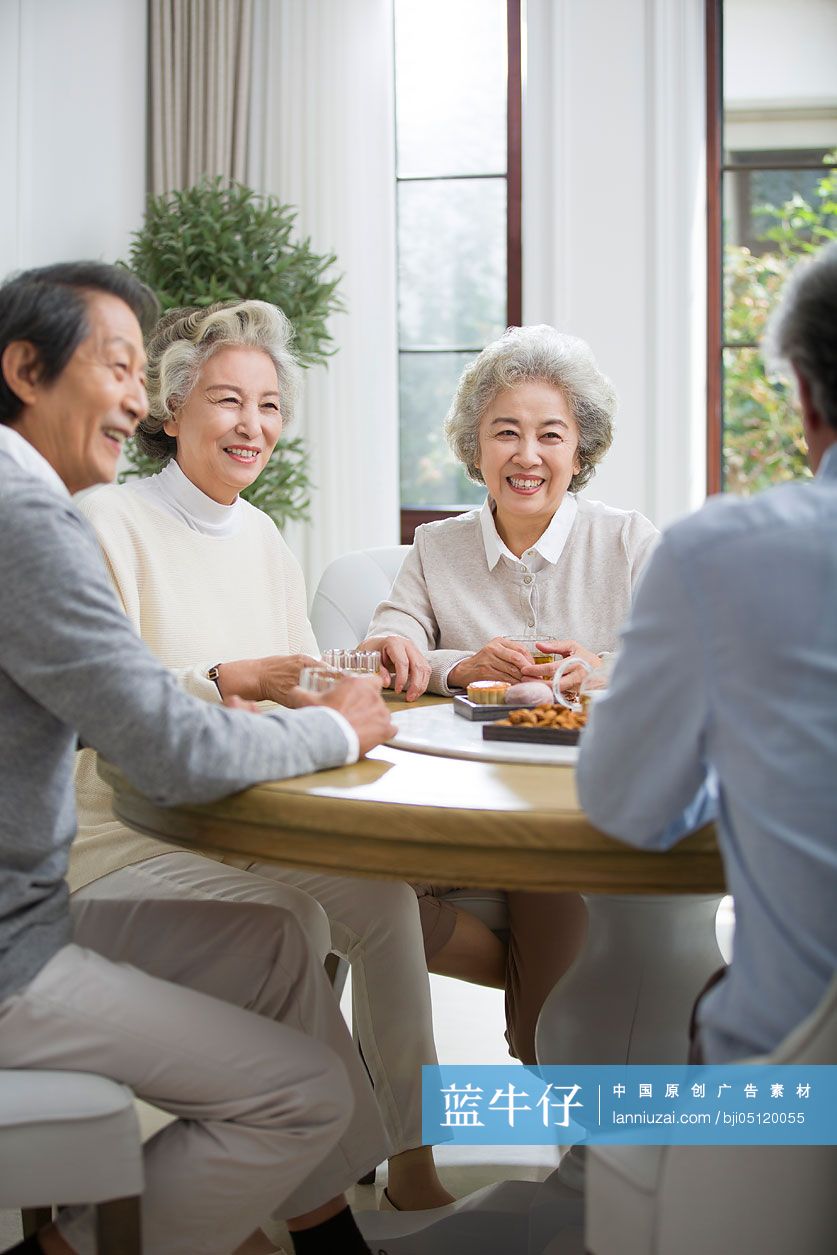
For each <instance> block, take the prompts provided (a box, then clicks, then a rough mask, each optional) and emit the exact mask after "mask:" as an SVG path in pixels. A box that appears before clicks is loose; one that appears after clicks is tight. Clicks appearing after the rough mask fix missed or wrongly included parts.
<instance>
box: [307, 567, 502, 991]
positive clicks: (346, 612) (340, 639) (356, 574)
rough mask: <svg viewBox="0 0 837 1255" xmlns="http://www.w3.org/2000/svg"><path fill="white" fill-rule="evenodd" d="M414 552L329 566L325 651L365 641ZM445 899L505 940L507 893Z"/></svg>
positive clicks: (324, 587) (477, 892)
mask: <svg viewBox="0 0 837 1255" xmlns="http://www.w3.org/2000/svg"><path fill="white" fill-rule="evenodd" d="M409 549H410V546H409V545H384V546H382V547H381V548H376V549H357V550H354V551H352V552H350V553H344V554H343V555H342V556H341V557H339V558H335V560H334V561H333V562H332V563H330V564H329V566H327V567H326V569H325V571H324V572H323V576H322V579H321V580H320V583H319V586H318V588H317V591H316V593H315V594H314V600H313V602H312V604H311V626H312V627H313V629H314V635H315V636H316V638H317V642H318V644H319V646H320V649H351V648H353V647H354V646H355V645H357V643H358V642H359V641H362V640H363V638H364V636H365V635H366V630H367V628H368V627H369V623H370V621H371V619H372V615H373V613H374V611H375V608H376V606H377V605H378V604H379V602H382V601H383V600H384V598H385V597H386V596H387V594H388V593H389V590H390V588H391V587H392V584H393V581H394V579H395V577H396V575H397V574H398V571H399V568H400V566H401V563H402V562H403V561H404V558H405V557H406V555H407V553H408V552H409ZM446 896H447V897H448V899H449V900H450V901H452V902H454V903H455V904H456V906H458V907H461V908H462V909H463V910H465V911H469V912H470V914H471V915H476V916H477V918H478V919H481V920H482V922H483V923H484V924H486V925H487V926H488V927H489V928H490V929H491V931H492V932H495V933H497V934H498V935H499V936H501V937H503V938H504V939H505V936H506V935H507V933H508V911H507V909H506V902H505V896H504V895H503V894H502V893H499V892H495V891H494V890H491V889H455V890H453V891H452V892H451V893H449V894H448V895H446ZM329 967H330V969H331V972H330V974H331V975H332V977H333V979H334V980H335V981H336V986H335V987H337V985H339V986H340V987H341V988H342V983H343V981H345V968H344V967H342V966H341V965H339V964H335V963H334V962H333V961H332V962H331V963H330V964H329ZM338 992H339V990H338Z"/></svg>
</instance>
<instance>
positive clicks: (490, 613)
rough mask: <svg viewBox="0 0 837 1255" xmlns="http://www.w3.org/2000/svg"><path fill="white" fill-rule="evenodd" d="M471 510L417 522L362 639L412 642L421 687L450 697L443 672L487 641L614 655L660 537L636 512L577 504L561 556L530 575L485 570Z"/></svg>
mask: <svg viewBox="0 0 837 1255" xmlns="http://www.w3.org/2000/svg"><path fill="white" fill-rule="evenodd" d="M479 513H480V512H479V510H470V511H469V512H468V513H467V514H460V515H457V517H456V518H452V519H442V520H441V521H439V522H438V523H425V524H424V525H423V526H421V527H418V528H417V529H416V536H415V542H414V544H413V547H412V549H411V550H410V552H409V553H408V554H407V557H406V558H405V559H404V563H403V566H402V567H401V570H400V571H399V573H398V575H397V576H396V579H395V583H394V584H393V586H392V589H391V591H390V594H389V597H388V598H387V599H386V601H382V602H381V604H380V605H379V606H378V608H377V610H376V611H375V614H374V616H373V619H372V623H371V625H370V627H369V632H368V635H369V636H385V635H389V634H393V633H396V634H398V635H400V636H406V637H408V638H409V639H410V640H411V641H414V642H415V643H416V644H417V645H418V646H419V648H420V649H421V650H422V651H423V652H424V653H425V654H426V655H427V657H428V658H429V660H430V663H431V667H432V674H431V678H430V684H429V688H430V690H431V692H435V693H450V691H451V690H450V689H449V688H448V686H447V683H446V678H447V674H448V672H449V671H450V670H451V669H452V668H453V667H454V666H455V665H456V664H457V663H458V662H460V661H461V660H462V659H463V658H466V657H468V655H469V654H472V653H474V652H475V651H476V650H477V649H480V648H481V647H482V646H483V645H484V644H485V643H486V642H487V641H489V640H491V638H492V637H494V636H527V635H530V634H531V633H532V632H533V631H535V632H537V631H538V630H540V629H546V630H547V631H548V632H549V633H550V634H553V633H554V635H555V636H558V637H561V638H563V639H570V640H577V641H578V643H579V644H580V645H583V646H585V647H586V648H587V649H591V650H593V651H594V652H595V653H601V652H604V651H606V650H608V651H609V650H614V649H615V648H616V646H617V643H618V634H619V629H620V627H621V625H622V621H623V620H624V618H625V616H626V614H627V612H628V608H629V606H630V603H631V595H632V593H633V589H634V586H635V584H636V580H637V577H638V575H639V573H640V571H641V570H642V567H643V566H644V564H645V562H646V560H647V558H648V555H649V554H650V552H651V549H652V548H653V546H654V544H655V542H656V540H657V537H658V535H659V533H658V532H657V529H656V528H655V527H654V525H653V523H650V522H649V520H648V519H647V518H645V517H644V516H643V515H642V514H639V513H638V512H637V511H636V510H615V509H613V508H611V507H610V506H606V505H604V504H603V503H602V502H600V501H587V500H585V499H583V498H578V512H577V514H576V517H575V521H574V522H573V525H572V529H571V531H570V534H569V536H568V538H567V541H566V544H565V545H564V549H563V551H562V553H561V556H560V558H559V559H558V561H557V562H556V563H555V564H548V565H547V566H546V567H545V569H543V570H541V571H539V572H537V573H536V574H534V575H529V574H528V572H527V569H526V567H525V565H524V563H523V562H521V563H519V564H518V565H516V566H512V564H511V563H510V562H508V561H507V560H505V559H501V560H500V561H499V562H498V563H497V565H496V566H495V567H494V569H493V570H490V569H489V566H488V562H487V560H486V556H485V546H484V543H483V538H482V530H481V527H480V519H479Z"/></svg>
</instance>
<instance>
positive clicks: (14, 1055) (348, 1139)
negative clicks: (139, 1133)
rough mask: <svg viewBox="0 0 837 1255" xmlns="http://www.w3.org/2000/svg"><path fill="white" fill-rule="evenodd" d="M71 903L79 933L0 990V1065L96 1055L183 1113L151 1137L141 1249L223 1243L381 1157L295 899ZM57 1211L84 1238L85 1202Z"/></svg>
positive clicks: (309, 1203) (76, 1066)
mask: <svg viewBox="0 0 837 1255" xmlns="http://www.w3.org/2000/svg"><path fill="white" fill-rule="evenodd" d="M75 913H76V915H77V919H78V925H77V934H76V939H77V944H74V945H70V946H66V947H65V948H64V949H63V950H61V951H59V953H58V954H57V955H55V956H54V957H53V958H52V959H51V960H50V961H49V962H48V963H47V964H46V965H45V967H44V968H43V969H42V970H41V971H40V972H39V973H38V975H37V976H36V977H35V979H34V980H32V981H31V982H30V983H29V984H28V985H27V986H26V987H25V988H24V989H23V990H21V991H20V992H19V993H17V994H14V995H13V996H12V997H10V998H7V999H6V1000H5V1001H4V1002H2V1003H0V1067H10V1068H12V1067H25V1068H58V1069H67V1070H70V1071H72V1070H79V1071H90V1072H98V1073H101V1074H102V1075H105V1076H109V1077H112V1078H113V1079H115V1080H118V1081H122V1082H124V1083H125V1084H127V1085H129V1086H130V1087H131V1088H132V1089H133V1090H134V1092H135V1093H136V1094H138V1095H139V1096H140V1097H142V1098H144V1099H147V1100H148V1101H149V1102H151V1103H153V1104H154V1105H155V1106H157V1107H160V1108H162V1109H164V1110H166V1111H170V1112H172V1113H173V1114H174V1115H176V1116H178V1117H180V1119H178V1120H177V1121H176V1122H175V1123H174V1124H171V1125H169V1126H168V1127H167V1128H165V1129H163V1130H162V1131H161V1132H159V1133H157V1134H156V1135H155V1136H154V1137H153V1138H152V1139H151V1141H150V1142H149V1143H148V1145H147V1146H146V1149H145V1178H146V1188H145V1192H144V1195H143V1201H142V1223H143V1249H144V1251H145V1252H147V1253H148V1255H198V1252H200V1255H229V1252H230V1251H232V1250H234V1249H235V1247H236V1246H237V1245H238V1244H240V1242H241V1241H243V1239H244V1238H245V1237H246V1236H247V1235H248V1234H249V1233H250V1232H252V1230H253V1229H255V1228H256V1227H257V1226H258V1225H259V1224H260V1223H261V1222H262V1221H263V1220H264V1219H265V1218H266V1216H267V1215H268V1214H269V1213H271V1212H274V1213H275V1214H277V1215H282V1216H286V1217H287V1216H295V1215H299V1214H302V1213H304V1212H306V1211H309V1210H311V1209H312V1208H314V1207H316V1206H318V1205H319V1204H321V1203H323V1202H325V1201H326V1200H327V1199H329V1198H332V1197H334V1196H335V1195H336V1194H339V1193H341V1192H342V1191H343V1190H345V1189H346V1188H348V1186H349V1185H350V1184H351V1183H352V1182H353V1181H356V1180H357V1178H358V1176H359V1175H362V1174H363V1173H364V1172H366V1171H367V1170H368V1169H369V1168H370V1167H372V1165H374V1164H376V1163H378V1162H379V1161H380V1159H381V1158H382V1157H383V1155H384V1154H385V1153H386V1144H385V1139H384V1136H383V1130H382V1129H381V1127H380V1122H379V1119H378V1115H377V1111H376V1108H375V1104H374V1101H373V1098H372V1094H371V1090H370V1088H369V1085H368V1083H367V1081H366V1078H365V1075H364V1074H363V1071H362V1068H361V1067H360V1065H359V1062H358V1060H357V1055H356V1051H355V1050H354V1049H353V1047H352V1043H351V1040H350V1038H349V1036H348V1034H347V1032H346V1029H345V1025H344V1024H343V1022H342V1019H341V1017H340V1015H339V1011H338V1008H337V1007H336V1005H335V1003H334V999H333V997H332V994H331V989H330V987H329V985H328V982H327V980H326V978H325V975H324V973H323V971H322V969H321V968H320V967H319V964H318V963H317V962H316V961H314V960H313V959H312V956H311V953H310V949H309V947H308V944H307V941H306V939H305V937H304V934H303V933H302V931H301V929H300V927H299V926H298V925H297V923H296V921H295V920H294V919H293V917H292V916H290V915H288V913H287V912H284V911H281V910H279V909H278V908H274V907H266V906H258V905H251V904H247V905H238V904H236V903H233V902H194V903H183V902H181V901H160V900H157V901H144V902H135V903H131V904H130V906H127V907H126V903H125V902H124V901H110V900H107V899H102V900H93V901H89V902H85V903H77V904H76V912H75ZM91 943H92V944H95V947H96V950H98V951H100V952H101V953H96V952H94V950H93V949H92V948H84V947H85V946H86V945H90V944H91ZM140 943H141V944H140ZM140 949H142V950H143V953H142V955H141V956H140V955H139V953H138V951H139V950H140ZM129 956H130V957H132V958H134V959H138V960H139V961H141V962H142V965H143V967H144V968H145V969H146V970H145V971H139V970H137V969H136V968H135V967H132V966H128V965H127V964H126V963H125V962H124V960H125V959H126V958H127V957H129ZM160 976H165V977H167V978H168V979H166V980H161V979H159V977H160ZM210 994H212V995H216V996H215V997H209V996H207V995H210ZM219 998H223V999H224V1000H225V1001H219ZM232 1003H236V1004H238V1005H230V1004H232ZM241 1008H246V1010H244V1009H241ZM253 1012H257V1013H258V1014H253ZM303 1033H310V1034H311V1036H304V1035H303ZM314 1038H317V1040H314ZM338 1056H342V1058H341V1057H338ZM59 1227H60V1228H61V1231H62V1232H63V1233H64V1235H65V1237H66V1239H67V1241H68V1242H69V1243H70V1245H71V1246H73V1247H74V1248H75V1249H76V1250H77V1251H79V1252H80V1253H81V1255H93V1253H94V1251H95V1241H94V1237H93V1221H92V1215H91V1213H90V1211H89V1209H86V1208H67V1209H65V1210H64V1211H63V1212H62V1213H61V1215H60V1218H59Z"/></svg>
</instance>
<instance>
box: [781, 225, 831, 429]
mask: <svg viewBox="0 0 837 1255" xmlns="http://www.w3.org/2000/svg"><path fill="white" fill-rule="evenodd" d="M764 358H765V363H766V364H767V365H769V366H770V367H772V368H773V369H779V368H781V366H783V365H784V364H786V363H789V364H790V365H791V366H795V367H796V369H797V370H798V371H799V373H800V374H801V375H803V376H804V378H805V381H806V382H807V384H808V387H809V388H810V390H811V400H812V401H813V402H814V405H816V407H817V409H818V410H819V412H820V414H821V415H822V417H823V418H824V419H825V421H826V422H827V423H828V425H829V427H833V428H834V429H835V430H837V242H835V243H834V244H829V245H828V246H827V247H826V248H823V249H821V250H820V252H819V253H817V255H816V256H815V257H812V258H811V259H810V260H809V261H801V262H798V263H797V265H796V266H795V267H794V270H793V274H792V275H791V277H790V279H789V280H788V282H787V283H786V285H785V290H784V292H783V293H782V299H781V301H780V302H779V305H778V307H777V308H776V310H775V311H774V313H773V316H772V318H771V319H770V322H769V324H768V327H767V333H766V335H765V340H764Z"/></svg>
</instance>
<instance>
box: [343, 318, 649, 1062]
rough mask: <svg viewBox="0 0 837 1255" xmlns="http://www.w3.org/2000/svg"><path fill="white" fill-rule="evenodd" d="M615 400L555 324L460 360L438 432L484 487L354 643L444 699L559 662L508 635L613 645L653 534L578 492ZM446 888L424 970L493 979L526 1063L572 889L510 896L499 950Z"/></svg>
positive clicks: (423, 891)
mask: <svg viewBox="0 0 837 1255" xmlns="http://www.w3.org/2000/svg"><path fill="white" fill-rule="evenodd" d="M615 409H616V394H615V391H614V389H613V386H612V384H611V383H610V381H609V380H608V379H607V378H606V377H605V376H604V375H603V374H602V373H601V371H600V370H599V369H598V367H597V365H596V362H595V360H594V358H593V355H592V353H591V351H590V349H589V347H588V346H587V344H585V343H584V341H583V340H579V339H577V338H575V337H574V336H568V335H561V334H559V333H558V332H557V331H555V330H554V329H553V328H552V327H546V326H539V327H516V328H510V329H509V330H508V331H507V332H506V333H505V335H503V336H501V337H500V339H499V340H496V341H495V342H494V343H493V344H490V345H488V347H487V348H486V349H484V350H483V352H482V353H481V354H480V355H479V357H478V358H477V359H476V361H475V362H473V363H472V364H471V365H470V366H468V367H467V368H466V370H465V371H464V373H463V375H462V377H461V379H460V381H459V386H458V389H457V392H456V396H455V397H454V400H453V404H452V405H451V408H450V411H449V413H448V416H447V418H446V420H445V430H446V434H447V437H448V441H449V443H450V445H451V447H452V449H453V451H454V453H455V454H456V456H457V457H458V458H459V460H460V461H461V462H462V463H463V464H464V466H465V469H466V471H467V473H468V475H469V477H470V478H471V479H473V480H475V481H476V482H477V483H484V484H485V485H486V488H487V489H488V496H487V499H486V502H485V504H484V505H483V506H482V507H481V508H480V509H478V510H470V511H468V513H467V514H460V515H457V516H456V517H455V518H450V519H444V520H441V521H440V522H436V523H428V524H425V525H424V526H422V527H419V528H417V530H416V535H415V543H414V544H413V547H412V549H411V550H410V552H409V554H408V555H407V557H406V558H405V560H404V564H403V566H402V568H401V570H400V571H399V573H398V576H397V578H396V580H395V584H394V585H393V588H392V590H391V592H390V595H389V597H388V598H387V600H386V601H384V602H382V603H381V605H380V606H379V607H378V609H377V610H376V611H375V615H374V618H373V620H372V623H371V625H370V627H369V633H368V637H367V641H366V642H365V644H366V646H367V647H369V648H371V647H373V645H377V644H383V643H384V639H385V638H389V639H388V640H387V641H386V652H387V658H388V661H389V663H390V666H391V667H392V669H394V670H395V669H396V664H397V669H398V672H399V679H400V680H401V681H402V682H404V676H405V673H406V672H409V673H410V674H411V675H413V674H414V675H416V676H418V677H419V678H421V677H423V676H426V675H427V671H428V667H429V682H428V687H429V689H430V690H431V691H433V692H436V693H445V694H448V693H454V692H456V691H458V690H461V689H463V688H465V687H466V686H467V685H468V684H470V683H472V682H473V681H475V680H488V679H490V680H494V679H497V680H506V681H511V682H515V681H518V680H522V679H527V678H536V677H544V678H548V677H550V676H551V675H552V673H553V672H554V671H555V669H556V667H557V665H558V664H557V663H546V664H541V665H537V664H535V663H534V662H533V659H532V656H531V655H530V654H529V653H528V652H527V651H526V650H525V649H522V648H521V647H520V646H519V645H516V644H515V643H514V640H513V639H512V638H515V637H518V638H519V637H532V636H533V635H535V636H537V639H538V640H541V641H543V642H544V643H546V642H549V643H550V649H551V651H552V652H554V653H555V654H560V655H563V656H569V655H570V654H577V655H581V656H582V657H586V658H587V659H588V660H591V661H592V660H594V659H596V658H597V656H601V655H602V654H604V653H608V652H611V651H613V650H614V649H615V648H616V645H617V638H618V633H619V628H620V625H621V623H622V620H623V619H624V617H625V615H626V613H627V610H628V607H629V605H630V600H631V594H632V591H633V588H634V586H635V584H636V580H637V578H638V576H639V573H640V571H641V569H642V567H643V565H644V563H645V561H646V559H647V558H648V555H649V553H650V551H651V548H652V547H653V545H654V542H655V539H656V536H657V532H656V529H655V528H654V526H653V524H651V523H650V522H649V521H648V519H646V518H644V517H643V515H641V514H639V513H637V512H636V511H634V510H616V509H613V508H612V507H610V506H607V505H604V504H602V503H601V502H599V501H589V500H587V499H584V498H579V497H577V496H576V494H577V492H578V490H579V489H580V488H583V487H584V485H585V484H587V483H588V481H589V480H590V478H591V477H592V475H593V473H594V469H595V466H596V464H597V463H598V462H599V461H600V460H601V458H602V457H603V456H604V454H605V453H606V452H607V450H608V448H609V447H610V444H611V441H612V439H613V415H614V412H615ZM394 634H398V635H399V636H400V637H401V638H402V646H401V648H400V650H399V648H398V646H397V645H396V644H395V643H394V641H393V639H392V638H393V635H394ZM399 655H400V656H399ZM576 678H577V677H575V676H574V675H573V673H572V672H570V673H569V674H568V676H567V683H569V684H572V683H574V682H575V680H576ZM445 887H446V886H445ZM445 887H442V886H435V887H433V886H419V888H418V890H417V891H418V892H419V894H420V901H419V906H420V910H421V916H422V926H423V930H424V936H425V950H426V953H427V956H428V964H429V967H430V970H431V971H434V972H440V973H443V974H445V975H450V976H458V977H461V978H464V979H469V980H475V981H478V982H480V983H483V984H492V985H496V986H498V987H501V988H502V987H503V986H505V989H506V1018H507V1024H508V1032H507V1036H508V1039H509V1044H510V1046H511V1049H512V1052H513V1053H514V1054H515V1055H517V1057H518V1058H520V1059H521V1060H523V1062H525V1063H529V1062H534V1059H535V1049H534V1037H535V1025H536V1023H537V1018H538V1015H539V1013H540V1008H541V1006H542V1004H543V1000H544V998H545V997H546V995H547V994H548V992H549V991H550V989H551V988H552V987H553V985H554V984H555V982H556V981H557V980H558V978H559V977H560V976H561V975H562V974H563V973H564V972H565V971H566V970H567V968H568V967H569V965H570V964H571V963H572V961H573V959H574V958H575V955H576V954H577V952H578V950H579V948H580V946H581V944H582V942H583V939H584V933H585V929H586V911H585V908H584V903H583V901H582V899H581V897H580V896H579V895H578V894H575V893H563V894H534V893H523V892H513V893H511V892H510V893H509V894H508V905H509V919H510V937H509V944H508V947H505V946H503V945H502V943H501V942H500V941H499V940H498V938H497V937H496V936H495V935H494V934H493V933H492V932H490V930H489V929H488V928H486V927H485V925H483V924H482V923H481V922H480V921H479V920H477V919H475V917H473V916H471V915H469V914H467V913H466V912H464V911H457V910H456V908H455V907H453V906H451V905H450V904H449V903H448V902H445V901H444V900H443V899H442V898H441V897H440V896H439V894H440V890H441V889H442V888H445Z"/></svg>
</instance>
